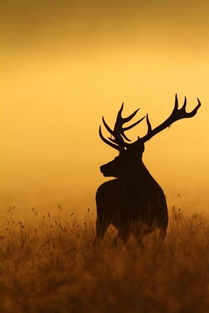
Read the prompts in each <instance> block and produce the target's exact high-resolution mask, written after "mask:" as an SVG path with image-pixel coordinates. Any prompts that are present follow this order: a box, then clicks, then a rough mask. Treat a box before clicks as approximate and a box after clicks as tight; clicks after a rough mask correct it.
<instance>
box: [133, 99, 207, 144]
mask: <svg viewBox="0 0 209 313" xmlns="http://www.w3.org/2000/svg"><path fill="white" fill-rule="evenodd" d="M197 102H198V104H197V106H196V107H195V108H194V109H193V110H192V111H191V112H186V104H187V98H186V97H185V98H184V104H183V106H182V107H181V108H180V109H179V102H178V97H177V95H175V104H174V108H173V111H172V113H171V115H170V116H169V117H168V118H167V119H166V120H165V121H164V122H163V123H162V124H160V125H159V126H157V127H156V128H154V129H152V125H151V123H150V120H149V116H148V114H147V115H146V122H147V127H148V131H147V134H146V135H145V136H144V137H142V138H139V140H140V141H141V142H146V141H148V140H149V139H150V138H152V137H153V136H154V135H156V134H157V133H159V132H161V131H162V130H163V129H165V128H167V127H169V126H170V125H171V124H172V123H174V122H176V121H178V120H181V119H183V118H190V117H193V116H195V114H196V113H197V110H198V109H199V107H200V106H201V102H200V100H199V99H198V98H197Z"/></svg>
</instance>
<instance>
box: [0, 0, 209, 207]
mask: <svg viewBox="0 0 209 313" xmlns="http://www.w3.org/2000/svg"><path fill="white" fill-rule="evenodd" d="M0 12H1V13H0V14H1V16H0V32H1V34H0V35H1V46H0V72H1V76H0V86H1V87H0V90H1V92H0V138H1V165H0V167H1V175H0V197H1V204H0V207H1V210H2V212H3V211H4V210H5V209H6V208H8V207H9V206H10V205H16V206H17V207H20V208H23V209H25V210H27V209H29V208H31V207H32V206H35V207H39V208H44V207H48V208H56V206H57V204H58V203H61V204H62V205H63V206H65V207H69V208H71V209H73V210H77V211H78V212H83V211H84V210H85V209H86V208H87V207H91V208H94V207H95V204H94V195H95V190H96V188H97V186H98V185H99V184H100V183H101V182H103V181H105V178H103V177H102V175H101V174H100V172H99V166H100V165H101V164H104V163H105V162H108V161H110V160H111V159H112V158H113V157H114V156H115V151H114V150H113V149H110V148H109V147H108V146H106V145H105V144H104V143H103V142H102V141H101V140H100V139H99V136H98V125H99V123H101V116H102V115H104V116H105V117H106V120H107V121H108V122H109V123H110V125H112V123H113V122H114V119H115V115H116V113H117V111H118V109H119V108H120V105H121V102H122V101H124V102H125V112H124V113H125V115H126V114H129V113H131V112H132V111H133V110H134V109H136V108H138V107H140V108H141V111H140V112H139V113H138V116H143V115H144V114H145V113H147V112H149V116H150V119H151V121H152V124H153V126H156V125H158V124H159V123H161V122H162V121H163V120H164V119H165V118H166V117H167V116H168V115H169V114H170V112H171V110H172V108H173V104H174V95H175V93H178V95H179V100H180V102H181V103H183V97H184V96H185V95H186V96H187V97H188V110H190V109H192V108H193V107H194V106H195V105H196V103H197V102H196V97H199V98H200V100H201V101H202V107H201V108H200V110H199V112H198V114H197V115H196V116H195V117H194V118H192V119H189V120H183V121H179V122H177V123H176V124H174V125H173V126H172V127H171V128H170V130H165V131H164V132H162V133H161V134H159V135H157V136H156V137H154V138H152V140H150V142H149V143H147V144H146V150H145V153H144V162H145V164H146V165H147V167H148V169H149V170H150V172H151V173H152V174H153V176H154V177H155V178H156V180H157V181H158V182H159V183H160V185H161V186H162V187H163V189H164V191H165V193H166V195H167V197H168V201H169V204H170V205H172V204H175V205H178V206H183V207H184V208H188V209H195V210H199V211H201V212H204V213H207V212H208V204H209V199H208V198H209V196H208V186H209V175H208V172H209V162H208V160H209V146H208V133H209V101H208V100H209V94H208V81H209V41H208V31H209V19H208V15H209V3H208V2H207V1H199V2H197V1H194V0H192V1H185V0H183V1H156V0H155V1H154V0H152V1H134V0H130V1H121V0H120V1H118V0H116V1H88V2H87V1H72V2H71V1H31V3H29V2H28V1H23V0H20V1H9V0H8V1H5V3H1V4H0ZM145 132H146V125H145V123H144V124H143V126H137V127H136V129H134V130H133V131H131V132H130V133H131V137H132V139H133V140H135V139H136V138H137V135H143V134H144V133H145ZM178 194H179V195H180V196H179V195H178Z"/></svg>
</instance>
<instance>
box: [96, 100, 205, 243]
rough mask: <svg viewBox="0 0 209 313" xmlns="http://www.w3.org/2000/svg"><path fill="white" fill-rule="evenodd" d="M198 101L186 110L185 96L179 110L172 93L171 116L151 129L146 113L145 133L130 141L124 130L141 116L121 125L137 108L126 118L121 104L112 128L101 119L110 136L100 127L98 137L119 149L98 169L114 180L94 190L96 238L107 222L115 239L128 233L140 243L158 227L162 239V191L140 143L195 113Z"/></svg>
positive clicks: (164, 225)
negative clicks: (126, 125)
mask: <svg viewBox="0 0 209 313" xmlns="http://www.w3.org/2000/svg"><path fill="white" fill-rule="evenodd" d="M200 105H201V103H200V101H199V99H198V105H197V106H196V107H195V108H194V109H193V111H191V112H189V113H187V112H186V110H185V108H186V98H185V101H184V104H183V106H182V108H181V109H179V108H178V98H177V96H176V99H175V106H174V109H173V111H172V113H171V115H170V116H169V117H168V118H167V119H166V120H165V122H163V123H162V124H160V125H159V126H157V127H156V128H154V129H152V126H151V123H150V121H149V118H148V115H147V116H146V121H147V126H148V132H147V134H146V135H145V136H144V137H142V138H139V137H138V140H136V141H135V142H133V143H128V142H127V141H130V140H129V139H128V138H127V137H126V135H125V133H124V132H125V131H127V130H128V129H130V128H132V127H134V126H135V125H137V124H138V123H140V122H141V121H142V120H143V119H144V118H142V119H140V120H139V121H138V122H135V123H134V124H133V125H130V126H128V127H123V124H124V123H126V122H128V121H130V120H131V119H132V118H133V117H134V116H135V114H136V113H137V111H138V110H136V111H135V112H134V113H133V114H131V115H130V116H129V117H127V118H123V117H122V116H121V114H122V110H123V104H122V107H121V109H120V110H119V112H118V115H117V119H116V122H115V127H114V130H112V129H111V128H110V127H109V126H108V125H107V123H106V122H105V120H104V118H103V123H104V126H105V127H106V129H107V130H108V132H109V133H110V134H111V135H112V136H113V138H112V137H108V139H106V138H105V137H104V136H103V134H102V132H101V128H100V129H99V134H100V137H101V139H102V140H103V141H104V142H105V143H107V144H108V145H109V146H111V147H113V148H114V149H116V150H118V151H119V155H118V156H117V157H116V158H115V159H114V160H112V161H111V162H109V163H107V164H105V165H102V166H101V167H100V171H101V172H102V174H103V175H104V176H105V177H115V178H116V179H113V180H110V181H107V182H105V183H103V184H102V185H101V186H100V187H99V188H98V190H97V193H96V204H97V221H96V232H97V237H100V238H102V237H103V236H104V234H105V232H106V230H107V228H108V226H109V225H111V224H112V225H113V226H115V228H116V229H117V230H118V236H117V237H116V241H117V239H118V238H120V239H122V240H123V241H124V242H126V241H127V240H128V238H129V236H130V235H131V234H133V235H134V237H135V238H136V240H137V241H138V242H140V243H142V239H143V236H144V235H146V234H149V233H151V232H152V231H153V230H155V229H156V228H158V229H159V230H160V237H161V238H162V239H163V238H164V237H165V234H166V229H167V225H168V210H167V204H166V199H165V195H164V192H163V190H162V189H161V187H160V186H159V184H158V183H157V182H156V181H155V179H154V178H153V177H152V176H151V174H150V173H149V171H148V170H147V168H146V167H145V165H144V163H143V161H142V155H143V152H144V143H145V142H146V141H148V140H149V139H150V138H151V137H152V136H154V135H155V134H157V133H158V132H160V131H162V130H163V129H165V128H166V127H168V126H170V125H171V124H172V123H174V122H175V121H177V120H179V119H182V118H188V117H192V116H194V115H195V114H196V112H197V110H198V108H199V107H200Z"/></svg>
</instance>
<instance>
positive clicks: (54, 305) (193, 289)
mask: <svg viewBox="0 0 209 313" xmlns="http://www.w3.org/2000/svg"><path fill="white" fill-rule="evenodd" d="M15 211H16V209H15V207H11V208H9V209H8V212H7V214H6V217H5V220H4V221H3V222H2V225H1V230H0V312H2V313H14V312H16V313H62V312H63V313H71V312H72V313H126V312H127V313H128V312H129V313H145V312H147V313H177V312H182V313H183V312H184V313H185V312H189V313H193V312H197V313H208V312H209V221H208V220H207V218H206V217H201V216H200V215H197V214H193V215H192V214H190V215H186V214H183V213H182V212H181V210H180V209H176V208H174V207H173V208H172V209H170V221H169V229H168V234H167V237H166V240H165V242H164V243H163V244H161V243H160V242H159V240H158V233H157V232H155V233H153V234H152V235H149V236H147V237H146V238H145V241H144V243H145V248H144V250H143V251H142V250H141V249H140V248H139V247H138V246H137V244H136V242H135V241H134V240H133V239H130V241H129V243H128V244H127V245H126V246H124V245H122V244H119V245H118V246H117V247H112V246H111V242H112V240H113V237H114V236H115V230H114V229H110V230H109V231H108V233H107V234H106V237H105V239H104V240H102V241H101V242H95V226H94V225H95V214H94V213H92V212H91V211H90V210H87V212H86V217H85V218H84V219H83V220H82V221H81V220H78V218H77V217H76V216H75V214H74V213H72V212H71V213H70V212H68V211H67V210H65V209H63V208H62V207H61V206H59V207H58V208H57V213H52V212H46V213H45V214H43V213H41V212H39V211H38V210H36V209H34V208H33V209H32V210H31V216H32V217H31V218H30V219H25V220H20V218H18V214H15Z"/></svg>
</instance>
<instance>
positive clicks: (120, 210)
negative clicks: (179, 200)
mask: <svg viewBox="0 0 209 313" xmlns="http://www.w3.org/2000/svg"><path fill="white" fill-rule="evenodd" d="M96 204H97V225H96V226H97V236H98V237H103V236H104V234H105V232H106V230H107V228H108V226H109V225H110V224H112V225H113V226H114V227H115V228H116V229H117V230H118V232H119V237H120V238H121V239H123V240H124V241H126V240H127V239H128V238H129V236H130V235H131V234H133V235H134V236H135V238H136V239H137V240H141V237H142V236H143V235H146V234H149V233H151V232H152V231H153V230H154V229H156V228H159V229H160V234H161V237H163V236H165V233H166V229H167V225H168V211H167V204H166V199H165V195H164V193H163V190H162V189H161V187H160V186H159V184H158V183H157V182H156V181H155V180H154V178H153V177H152V176H151V175H150V173H149V172H148V170H147V169H146V167H145V166H144V164H143V163H142V162H141V163H139V165H138V167H137V168H135V170H134V172H133V173H131V174H130V176H129V177H126V178H121V179H114V180H110V181H107V182H105V183H103V184H102V185H101V186H100V187H99V188H98V190H97V194H96Z"/></svg>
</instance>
